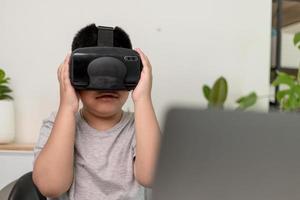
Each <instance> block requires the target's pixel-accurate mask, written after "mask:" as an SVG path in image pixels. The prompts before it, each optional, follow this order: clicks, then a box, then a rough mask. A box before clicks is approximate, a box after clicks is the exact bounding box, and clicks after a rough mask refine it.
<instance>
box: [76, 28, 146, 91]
mask: <svg viewBox="0 0 300 200" xmlns="http://www.w3.org/2000/svg"><path fill="white" fill-rule="evenodd" d="M113 31H114V28H112V27H103V26H99V27H98V46H97V47H86V48H78V49H76V50H74V51H73V52H72V54H71V58H70V80H71V84H72V85H73V87H74V88H75V89H77V90H132V89H134V88H135V87H136V85H137V84H138V82H139V79H140V75H141V71H142V67H143V66H142V62H141V58H140V56H139V54H138V53H137V52H136V51H134V50H132V49H127V48H119V47H113V46H114V44H113V38H114V36H113Z"/></svg>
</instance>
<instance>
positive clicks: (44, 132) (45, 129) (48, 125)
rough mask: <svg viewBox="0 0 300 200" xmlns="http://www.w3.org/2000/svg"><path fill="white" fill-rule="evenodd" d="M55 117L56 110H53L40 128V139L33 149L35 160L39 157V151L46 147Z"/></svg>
mask: <svg viewBox="0 0 300 200" xmlns="http://www.w3.org/2000/svg"><path fill="white" fill-rule="evenodd" d="M55 117H56V112H52V113H51V115H50V116H49V117H48V118H47V119H45V120H43V123H42V126H41V128H40V133H39V137H38V140H37V142H36V144H35V147H34V150H33V153H34V161H35V160H36V159H37V157H38V155H39V153H40V152H41V150H42V149H43V148H44V146H45V144H46V142H47V140H48V138H49V136H50V133H51V130H52V127H53V124H54V120H55Z"/></svg>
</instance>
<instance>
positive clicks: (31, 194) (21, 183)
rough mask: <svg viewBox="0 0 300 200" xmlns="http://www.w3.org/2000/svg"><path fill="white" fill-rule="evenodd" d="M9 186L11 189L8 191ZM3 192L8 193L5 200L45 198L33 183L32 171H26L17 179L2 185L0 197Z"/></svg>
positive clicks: (36, 199)
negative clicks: (4, 185)
mask: <svg viewBox="0 0 300 200" xmlns="http://www.w3.org/2000/svg"><path fill="white" fill-rule="evenodd" d="M10 188H12V189H11V190H10V191H8V190H9V189H10ZM5 192H8V193H9V195H8V198H7V200H46V199H47V198H46V197H44V196H43V195H42V194H41V193H40V191H39V190H38V189H37V187H36V186H35V185H34V183H33V180H32V172H28V173H26V174H24V175H23V176H21V177H20V178H19V179H18V180H16V181H14V182H12V183H10V184H9V185H7V186H6V187H4V188H3V189H2V190H1V191H0V197H1V196H2V197H3V196H5V194H1V193H5ZM6 196H7V195H6ZM1 200H2V199H1ZM3 200H6V199H3Z"/></svg>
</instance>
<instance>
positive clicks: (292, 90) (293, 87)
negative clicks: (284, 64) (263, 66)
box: [272, 33, 300, 112]
mask: <svg viewBox="0 0 300 200" xmlns="http://www.w3.org/2000/svg"><path fill="white" fill-rule="evenodd" d="M293 42H294V45H295V47H297V48H298V49H300V33H296V34H295V35H294V40H293ZM272 85H273V86H280V88H279V91H278V92H277V94H276V99H277V101H278V102H279V104H280V110H281V111H288V112H294V111H296V112H299V110H300V70H299V68H298V75H297V76H294V75H289V74H287V73H284V72H277V77H276V79H275V80H274V81H273V83H272Z"/></svg>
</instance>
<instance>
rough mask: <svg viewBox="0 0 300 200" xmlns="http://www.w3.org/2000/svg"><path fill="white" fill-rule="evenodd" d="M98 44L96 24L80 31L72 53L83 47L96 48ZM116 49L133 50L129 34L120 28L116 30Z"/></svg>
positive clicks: (75, 38) (74, 41)
mask: <svg viewBox="0 0 300 200" xmlns="http://www.w3.org/2000/svg"><path fill="white" fill-rule="evenodd" d="M97 42H98V28H97V26H96V25H95V24H90V25H87V26H86V27H84V28H82V29H81V30H79V31H78V33H77V34H76V35H75V37H74V39H73V42H72V51H74V50H75V49H77V48H82V47H94V46H97ZM114 47H123V48H128V49H132V45H131V41H130V38H129V36H128V34H127V33H126V32H125V31H124V30H123V29H122V28H120V27H118V26H116V27H115V29H114Z"/></svg>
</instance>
